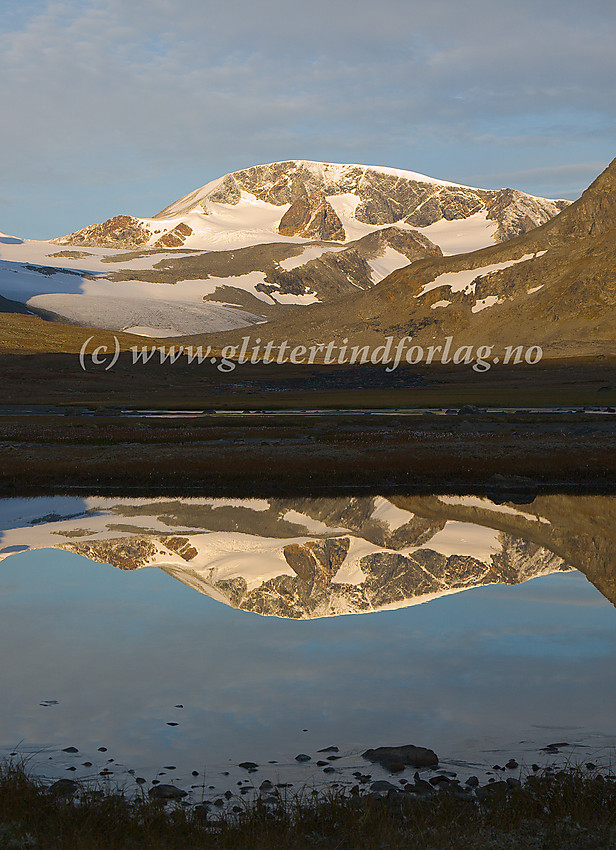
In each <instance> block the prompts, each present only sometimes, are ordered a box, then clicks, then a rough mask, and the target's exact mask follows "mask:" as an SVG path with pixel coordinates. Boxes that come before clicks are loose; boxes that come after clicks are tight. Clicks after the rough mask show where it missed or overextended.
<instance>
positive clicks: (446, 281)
mask: <svg viewBox="0 0 616 850" xmlns="http://www.w3.org/2000/svg"><path fill="white" fill-rule="evenodd" d="M534 256H535V255H534V254H524V256H523V257H520V258H519V259H518V260H506V261H505V262H503V263H493V264H492V265H490V266H481V267H480V268H478V269H463V270H462V271H460V272H445V273H444V274H440V275H439V276H438V277H436V278H434V280H431V281H429V283H425V284H424V285H423V286H422V288H421V292H419V293H418V294H417V295H416V296H415V298H419V297H420V296H422V295H425V294H426V292H431V291H432V290H433V289H438V288H439V287H440V286H448V287H449V288H450V289H451V291H452V292H462V290H467V292H470V291H472V283H473V281H474V280H475V278H477V277H484V275H487V274H491V273H492V272H497V271H500V270H501V269H507V268H509V266H515V265H516V264H517V263H524V262H526V261H527V260H532V259H533V257H534Z"/></svg>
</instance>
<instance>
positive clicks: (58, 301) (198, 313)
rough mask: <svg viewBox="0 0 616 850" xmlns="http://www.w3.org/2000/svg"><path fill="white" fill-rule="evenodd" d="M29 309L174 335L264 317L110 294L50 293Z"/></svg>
mask: <svg viewBox="0 0 616 850" xmlns="http://www.w3.org/2000/svg"><path fill="white" fill-rule="evenodd" d="M26 304H27V306H28V307H31V308H37V309H40V310H44V311H46V312H48V313H51V314H53V315H54V316H57V317H59V318H60V319H63V320H64V321H68V322H70V323H75V324H79V325H81V326H84V327H93V328H106V329H108V330H111V331H122V330H125V329H127V328H134V327H145V328H153V329H156V328H161V330H163V331H164V332H167V331H173V332H174V333H173V334H172V335H176V336H180V335H184V334H186V335H188V334H199V333H211V332H214V331H223V330H234V329H236V328H245V327H248V326H250V325H254V324H258V323H259V322H261V321H263V317H262V316H257V315H255V314H254V313H248V312H246V311H244V310H238V309H236V308H231V307H222V306H221V305H220V304H216V303H213V302H201V303H199V304H190V303H182V302H179V301H162V300H155V299H153V300H152V301H146V300H145V299H141V298H114V297H113V296H111V295H107V296H97V295H74V294H64V293H59V294H57V293H56V294H49V295H37V296H35V297H34V298H30V299H28V301H27V302H26Z"/></svg>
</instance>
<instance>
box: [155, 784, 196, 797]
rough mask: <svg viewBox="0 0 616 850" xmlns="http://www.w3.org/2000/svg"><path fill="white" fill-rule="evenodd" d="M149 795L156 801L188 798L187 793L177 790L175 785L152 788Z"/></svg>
mask: <svg viewBox="0 0 616 850" xmlns="http://www.w3.org/2000/svg"><path fill="white" fill-rule="evenodd" d="M148 794H149V795H150V797H154V799H155V800H180V799H181V798H182V797H187V796H188V794H187V792H186V791H182V789H181V788H176V787H175V785H155V786H154V787H153V788H150V790H149V791H148Z"/></svg>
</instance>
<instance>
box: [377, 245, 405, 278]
mask: <svg viewBox="0 0 616 850" xmlns="http://www.w3.org/2000/svg"><path fill="white" fill-rule="evenodd" d="M409 263H410V260H409V258H408V257H405V256H404V254H401V253H400V251H396V250H395V248H392V247H391V246H389V245H388V246H387V248H386V249H385V253H384V254H383V255H382V256H381V257H376V258H375V259H374V260H368V265H369V266H370V268H371V269H372V282H373V283H378V282H379V281H381V280H383V279H384V278H386V277H387V275H389V274H391V273H392V272H395V271H396V269H401V268H403V267H404V266H408V264H409Z"/></svg>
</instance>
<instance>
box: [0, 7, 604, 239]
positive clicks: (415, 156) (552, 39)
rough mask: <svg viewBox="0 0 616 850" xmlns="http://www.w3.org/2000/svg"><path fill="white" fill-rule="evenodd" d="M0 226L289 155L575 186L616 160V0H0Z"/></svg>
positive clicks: (147, 193) (195, 182)
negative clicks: (306, 0) (308, 0)
mask: <svg viewBox="0 0 616 850" xmlns="http://www.w3.org/2000/svg"><path fill="white" fill-rule="evenodd" d="M0 16H1V17H0V19H1V20H2V29H1V30H0V80H2V85H1V86H0V109H1V112H0V114H1V115H2V124H1V126H2V133H1V135H0V146H1V156H0V163H1V165H0V168H1V180H0V231H3V232H5V233H13V234H16V235H20V236H26V237H30V238H49V237H51V236H57V235H60V234H63V233H67V232H69V231H72V230H75V229H77V228H79V227H82V226H84V225H86V224H89V223H91V222H94V221H102V220H104V219H106V218H108V217H110V216H112V215H115V214H118V213H132V214H135V215H142V216H148V215H152V214H154V213H156V212H158V211H159V210H160V209H162V208H163V207H165V206H166V205H167V204H169V203H170V202H171V201H173V200H175V199H176V198H178V197H180V196H182V195H184V194H186V193H187V192H189V191H191V190H192V189H194V188H196V187H197V186H200V185H202V184H203V183H206V182H207V181H208V180H211V179H213V178H215V177H217V176H219V175H221V174H223V173H225V172H228V171H233V170H236V169H238V168H244V167H247V166H250V165H254V164H257V163H260V162H271V161H274V160H280V159H314V160H326V161H331V162H360V163H366V164H373V165H391V166H395V167H398V168H408V169H410V170H413V171H420V172H423V173H426V174H429V175H431V176H434V177H440V178H446V179H451V180H454V181H457V182H461V183H468V184H471V185H476V186H485V187H493V188H500V187H501V186H514V187H516V188H520V189H524V190H526V191H529V192H533V193H535V194H540V195H546V196H552V197H555V196H557V197H569V198H575V197H577V196H578V195H579V193H580V191H581V190H582V189H583V188H585V186H586V185H588V183H590V182H591V181H592V179H594V177H595V176H596V175H597V174H598V173H599V172H600V171H601V170H602V169H603V168H604V167H605V166H606V165H607V163H608V162H609V161H611V159H613V157H614V156H615V155H616V126H615V123H616V122H615V111H616V102H615V98H614V91H613V81H614V79H615V78H616V51H614V48H613V45H614V36H615V34H616V33H615V30H616V27H615V23H616V6H615V4H614V3H613V0H607V1H604V0H587V2H585V3H584V4H580V3H579V2H577V0H576V2H571V0H516V2H515V3H511V2H500V0H465V2H463V3H460V2H459V0H457V2H454V1H453V0H432V2H430V3H429V4H428V3H425V2H421V3H419V2H415V0H379V2H378V3H375V2H370V3H368V2H364V0H335V2H333V3H332V2H331V0H327V2H326V0H312V2H311V3H310V4H309V5H308V4H306V3H303V2H297V0H285V2H281V0H261V2H258V3H248V2H247V0H226V2H225V3H224V4H223V3H220V2H216V3H214V2H211V0H173V2H171V0H147V2H146V0H131V2H130V3H125V2H121V0H90V2H85V1H84V0H65V2H46V0H36V2H27V0H26V2H21V3H19V4H18V3H16V2H6V0H0Z"/></svg>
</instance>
